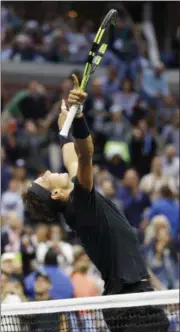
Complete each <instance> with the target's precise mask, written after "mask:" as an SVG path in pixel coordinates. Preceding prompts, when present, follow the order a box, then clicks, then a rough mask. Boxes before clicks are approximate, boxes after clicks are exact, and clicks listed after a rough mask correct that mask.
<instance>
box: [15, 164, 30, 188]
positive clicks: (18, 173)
mask: <svg viewBox="0 0 180 332" xmlns="http://www.w3.org/2000/svg"><path fill="white" fill-rule="evenodd" d="M13 176H14V178H15V179H16V180H17V181H18V184H19V188H20V189H19V190H20V192H22V191H24V190H26V189H27V188H28V187H29V186H30V181H29V179H28V178H27V169H26V166H25V161H24V160H23V159H18V160H16V164H15V169H14V174H13Z"/></svg>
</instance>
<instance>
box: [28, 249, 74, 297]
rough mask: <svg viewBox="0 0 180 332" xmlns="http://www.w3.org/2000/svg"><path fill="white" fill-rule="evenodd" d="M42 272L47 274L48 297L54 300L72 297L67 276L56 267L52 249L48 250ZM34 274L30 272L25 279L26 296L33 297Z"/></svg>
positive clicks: (55, 257)
mask: <svg viewBox="0 0 180 332" xmlns="http://www.w3.org/2000/svg"><path fill="white" fill-rule="evenodd" d="M43 268H44V270H45V271H46V272H47V274H48V276H49V278H50V280H51V283H52V288H51V290H50V295H51V296H52V297H53V298H55V299H66V298H72V297H73V287H72V283H71V281H70V279H69V278H68V276H67V275H66V274H65V273H64V272H63V270H61V268H60V267H59V266H58V259H57V254H56V252H55V250H54V249H49V251H48V252H47V254H46V256H45V261H44V265H43ZM35 275H36V272H32V273H31V274H30V275H29V276H28V277H26V278H25V287H26V291H27V294H28V295H29V296H31V297H34V282H35Z"/></svg>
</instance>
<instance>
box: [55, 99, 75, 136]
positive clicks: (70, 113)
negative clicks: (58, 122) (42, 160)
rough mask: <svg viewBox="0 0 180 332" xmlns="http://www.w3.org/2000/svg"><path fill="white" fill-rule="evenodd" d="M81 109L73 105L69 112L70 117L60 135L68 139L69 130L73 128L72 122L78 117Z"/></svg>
mask: <svg viewBox="0 0 180 332" xmlns="http://www.w3.org/2000/svg"><path fill="white" fill-rule="evenodd" d="M78 108H79V105H72V106H71V108H70V110H69V112H68V116H67V118H66V120H65V122H64V125H63V127H62V129H61V131H60V135H61V136H63V137H68V134H69V130H70V128H71V125H72V122H73V120H74V118H75V116H76V113H77V110H78Z"/></svg>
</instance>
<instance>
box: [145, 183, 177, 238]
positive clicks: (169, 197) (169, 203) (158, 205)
mask: <svg viewBox="0 0 180 332" xmlns="http://www.w3.org/2000/svg"><path fill="white" fill-rule="evenodd" d="M179 212H180V211H179V203H178V202H177V201H176V200H175V199H174V195H173V192H172V191H171V189H170V188H169V187H168V186H167V185H163V186H162V187H161V189H160V198H159V199H157V200H156V201H155V202H154V203H153V204H152V207H151V209H150V212H149V220H151V219H152V218H153V217H154V216H156V215H159V214H163V215H164V216H166V217H167V219H168V220H169V223H170V227H171V234H172V237H173V239H177V236H178V228H179Z"/></svg>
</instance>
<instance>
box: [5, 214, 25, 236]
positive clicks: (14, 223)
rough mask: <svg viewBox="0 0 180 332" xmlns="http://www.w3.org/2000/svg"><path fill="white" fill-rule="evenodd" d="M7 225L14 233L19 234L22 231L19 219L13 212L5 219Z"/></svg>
mask: <svg viewBox="0 0 180 332" xmlns="http://www.w3.org/2000/svg"><path fill="white" fill-rule="evenodd" d="M7 223H8V225H9V227H10V228H11V229H13V230H14V231H15V232H19V233H20V232H21V230H22V221H21V219H19V217H18V216H17V214H16V213H15V212H10V213H9V214H8V217H7Z"/></svg>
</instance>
